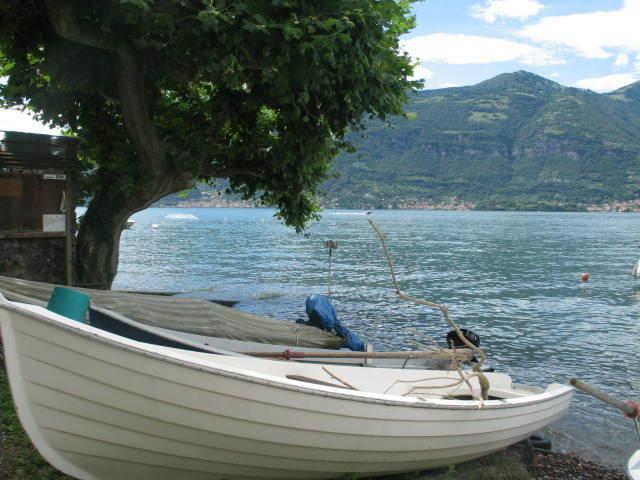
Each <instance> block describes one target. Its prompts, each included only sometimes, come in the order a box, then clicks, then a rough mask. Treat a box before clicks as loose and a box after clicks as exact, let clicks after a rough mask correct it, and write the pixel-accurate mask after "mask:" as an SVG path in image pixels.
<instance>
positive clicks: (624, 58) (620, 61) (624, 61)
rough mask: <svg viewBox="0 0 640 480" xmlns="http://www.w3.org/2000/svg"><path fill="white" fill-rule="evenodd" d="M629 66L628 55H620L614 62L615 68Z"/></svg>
mask: <svg viewBox="0 0 640 480" xmlns="http://www.w3.org/2000/svg"><path fill="white" fill-rule="evenodd" d="M627 65H629V55H627V54H626V53H619V54H618V56H617V57H616V61H615V62H613V66H614V67H626V66H627Z"/></svg>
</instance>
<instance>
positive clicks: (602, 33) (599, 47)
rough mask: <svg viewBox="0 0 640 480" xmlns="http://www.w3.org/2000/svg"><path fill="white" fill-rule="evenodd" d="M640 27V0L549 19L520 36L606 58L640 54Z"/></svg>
mask: <svg viewBox="0 0 640 480" xmlns="http://www.w3.org/2000/svg"><path fill="white" fill-rule="evenodd" d="M639 24H640V0H625V1H624V3H623V6H622V7H621V8H620V9H619V10H610V11H598V12H591V13H577V14H573V15H562V16H555V17H545V18H543V19H541V20H540V21H539V22H537V23H535V24H532V25H528V26H526V27H524V28H523V29H522V30H520V32H519V33H520V34H521V35H522V36H524V37H526V38H529V39H531V40H533V41H535V42H541V43H544V44H548V45H556V46H561V47H565V48H569V49H571V50H574V51H575V52H576V53H577V54H579V55H581V56H583V57H586V58H601V59H602V58H610V57H612V56H613V55H615V54H616V53H618V52H620V51H631V52H640V28H639Z"/></svg>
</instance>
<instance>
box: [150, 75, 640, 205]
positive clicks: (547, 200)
mask: <svg viewBox="0 0 640 480" xmlns="http://www.w3.org/2000/svg"><path fill="white" fill-rule="evenodd" d="M406 111H407V112H408V115H407V117H408V118H392V119H391V127H389V126H388V125H386V124H383V123H381V122H371V123H370V124H369V125H368V128H367V129H366V131H364V132H362V133H360V132H359V133H357V134H352V137H351V140H352V142H353V144H354V146H355V147H356V152H355V153H350V154H344V155H342V156H340V157H338V158H337V160H336V163H335V169H334V170H335V172H336V173H337V174H339V178H337V179H331V180H329V181H327V182H326V184H325V185H324V186H323V191H324V195H325V196H324V199H323V203H324V204H325V206H331V207H353V208H373V207H377V208H390V207H400V208H402V207H405V208H406V207H414V208H416V207H417V208H434V207H440V208H459V207H466V208H477V209H536V210H539V209H543V210H544V209H549V210H576V209H583V208H585V207H586V206H589V205H605V204H610V203H613V202H629V201H634V200H635V201H637V205H635V206H633V208H634V209H637V208H640V82H636V83H634V84H632V85H629V86H627V87H625V88H622V89H620V90H616V91H615V92H611V93H607V94H598V93H595V92H591V91H588V90H581V89H576V88H570V87H564V86H562V85H560V84H558V83H555V82H553V81H551V80H548V79H546V78H543V77H540V76H538V75H534V74H532V73H529V72H524V71H520V72H516V73H508V74H503V75H499V76H497V77H494V78H492V79H489V80H487V81H484V82H482V83H479V84H478V85H473V86H469V87H458V88H446V89H440V90H424V91H421V92H417V93H415V94H412V96H411V99H410V101H409V103H408V105H407V107H406ZM226 185H227V184H226V182H221V186H222V188H220V186H218V188H217V189H212V188H210V187H206V186H200V187H199V188H198V189H195V190H194V191H192V192H189V193H187V194H186V195H184V196H183V197H181V198H179V197H178V196H172V197H168V198H167V199H165V200H164V201H163V202H162V204H164V205H169V204H174V205H175V204H178V203H181V204H183V205H198V206H212V205H217V206H246V205H247V203H243V202H241V201H240V198H239V196H237V195H235V196H233V195H232V196H229V195H218V191H221V190H222V191H223V190H224V187H226Z"/></svg>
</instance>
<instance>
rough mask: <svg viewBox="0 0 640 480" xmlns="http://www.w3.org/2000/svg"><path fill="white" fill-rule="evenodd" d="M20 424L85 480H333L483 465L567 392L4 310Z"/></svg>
mask: <svg viewBox="0 0 640 480" xmlns="http://www.w3.org/2000/svg"><path fill="white" fill-rule="evenodd" d="M0 334H1V337H2V342H3V345H4V354H5V362H6V366H7V371H8V377H9V380H10V386H11V392H12V395H13V399H14V402H15V403H16V407H17V409H16V410H17V412H18V415H19V417H20V421H21V422H22V425H23V426H24V428H25V430H26V432H27V433H28V435H29V436H30V438H31V440H32V442H33V444H34V445H35V447H36V448H37V449H38V451H39V452H40V453H41V454H42V455H43V457H44V458H45V459H46V460H47V461H48V462H49V463H51V464H52V465H53V466H54V467H56V468H57V469H58V470H60V471H62V472H63V473H66V474H68V475H71V476H73V477H75V478H79V479H83V480H109V479H113V478H117V477H118V476H122V472H127V474H126V476H127V478H136V479H140V480H151V479H154V480H155V479H157V480H169V479H175V478H180V479H181V480H204V479H205V478H206V479H210V480H213V479H216V480H222V479H229V480H231V479H243V478H244V479H246V478H270V479H300V480H302V479H335V478H343V477H344V476H345V475H347V474H352V475H358V476H376V475H391V474H398V473H404V472H415V471H418V470H425V469H430V468H437V467H441V466H446V465H452V464H456V463H459V462H464V461H467V460H471V459H473V458H477V457H482V456H484V455H487V454H489V453H492V452H494V451H497V450H500V449H502V448H504V447H506V446H508V445H511V444H514V443H517V442H518V441H520V440H522V439H525V438H527V437H529V436H530V435H531V434H532V433H534V432H536V431H538V430H540V429H542V428H544V427H545V426H547V425H548V424H549V423H551V422H552V421H554V420H556V419H558V418H560V417H561V416H562V415H564V413H565V412H566V410H567V409H568V407H569V403H570V401H571V396H572V390H573V389H572V388H571V387H570V386H568V385H560V384H551V385H549V386H548V387H547V388H538V387H532V386H524V385H518V384H514V383H513V381H512V380H511V378H510V377H509V376H508V375H505V374H502V373H487V374H485V375H486V380H487V381H488V382H489V390H488V394H489V397H488V399H487V400H484V401H481V400H477V398H478V397H479V394H480V384H479V381H478V378H477V377H474V378H471V379H470V380H469V381H470V385H469V386H468V385H467V384H466V383H465V382H463V381H461V379H460V378H459V376H458V373H457V372H450V371H437V370H436V371H434V370H431V371H429V370H401V369H385V368H380V369H375V370H373V369H364V368H360V367H351V366H342V365H313V364H303V363H296V362H282V361H274V360H264V359H258V358H250V357H238V356H230V355H217V354H210V353H200V352H189V351H185V350H178V349H174V348H170V347H161V346H157V345H150V344H146V343H140V342H136V341H133V340H130V339H127V338H124V337H121V336H118V335H114V334H112V333H109V332H105V331H103V330H100V329H98V328H95V327H92V326H90V325H86V324H84V323H81V322H78V321H74V320H71V319H69V318H66V317H63V316H61V315H57V314H55V313H53V312H51V311H49V310H47V309H46V308H43V307H39V306H35V305H27V304H20V303H14V302H9V301H7V300H6V299H4V297H2V296H0Z"/></svg>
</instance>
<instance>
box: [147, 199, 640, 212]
mask: <svg viewBox="0 0 640 480" xmlns="http://www.w3.org/2000/svg"><path fill="white" fill-rule="evenodd" d="M152 207H154V208H264V209H267V208H273V207H267V206H263V205H258V204H256V203H255V202H250V201H245V200H241V201H226V202H220V203H212V202H203V201H185V202H178V203H175V204H164V203H160V204H155V205H153V206H152ZM322 208H323V210H324V211H330V210H433V211H457V212H464V211H475V212H573V213H579V212H582V213H598V212H600V213H640V200H636V201H633V202H616V203H610V204H602V205H594V204H589V205H577V206H574V205H572V206H565V205H558V206H554V205H547V204H539V205H522V206H501V205H496V206H484V205H475V204H473V205H469V204H460V205H453V204H440V203H436V204H425V203H421V204H407V205H395V206H387V207H380V206H373V205H363V206H360V207H351V206H350V207H343V206H323V207H322Z"/></svg>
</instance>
